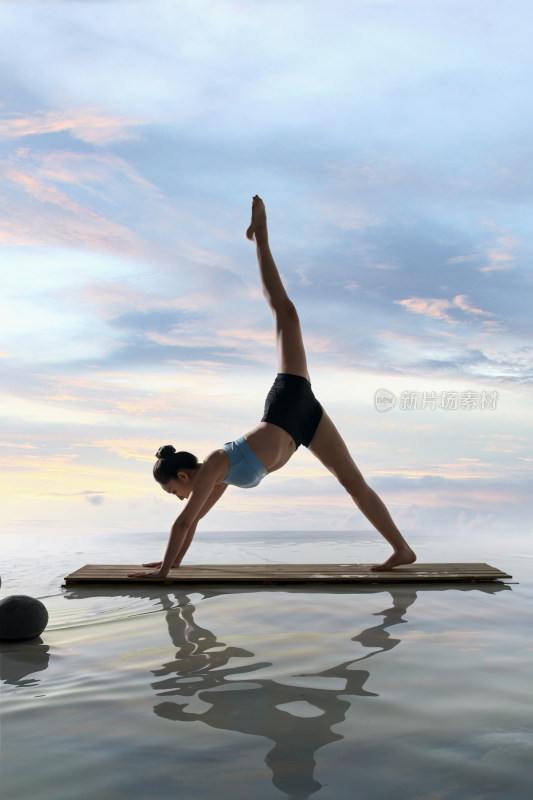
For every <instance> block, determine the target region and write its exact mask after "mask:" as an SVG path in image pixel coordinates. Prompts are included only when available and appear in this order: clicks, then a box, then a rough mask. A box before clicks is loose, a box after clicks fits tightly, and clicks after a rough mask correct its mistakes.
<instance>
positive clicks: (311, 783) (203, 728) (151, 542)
mask: <svg viewBox="0 0 533 800" xmlns="http://www.w3.org/2000/svg"><path fill="white" fill-rule="evenodd" d="M410 540H411V541H413V542H414V544H415V545H416V547H417V549H418V552H419V560H420V561H486V562H487V563H489V564H492V565H493V566H497V567H499V568H501V569H503V570H505V571H508V572H510V573H511V574H512V575H513V576H514V577H513V580H514V581H519V583H514V584H511V585H504V584H495V585H492V586H491V585H489V584H484V585H480V584H478V585H475V584H474V585H470V584H469V585H456V586H453V587H450V586H446V585H434V586H431V587H425V586H424V585H418V586H399V587H395V586H393V585H389V586H383V585H381V586H380V585H372V586H367V587H360V588H346V587H337V588H332V587H329V588H328V587H322V588H317V589H313V590H310V589H309V588H307V587H304V588H293V589H290V588H287V587H280V588H269V589H268V590H265V589H263V588H259V589H255V588H250V587H235V588H232V589H228V588H223V587H210V588H208V589H207V588H202V587H194V590H187V591H181V590H179V589H178V590H175V591H174V590H173V591H169V589H168V587H167V588H165V589H164V590H163V589H153V588H152V589H150V588H147V589H144V588H142V587H141V588H138V587H136V588H132V589H130V588H128V587H124V586H122V587H116V588H115V589H113V590H111V589H107V590H106V589H101V588H99V587H93V588H85V589H76V588H70V589H63V588H61V583H62V578H63V577H64V576H65V575H66V574H68V573H69V572H71V571H73V570H74V569H77V568H78V567H80V566H83V564H86V563H141V562H142V561H143V560H153V559H156V558H158V557H160V555H161V553H162V551H163V549H164V543H165V537H164V536H162V535H159V536H157V537H155V536H143V537H140V536H132V537H129V538H114V539H108V538H106V537H104V536H94V537H92V538H90V537H86V538H84V539H79V540H78V539H75V538H71V537H66V536H61V537H56V538H55V539H54V538H52V537H46V536H40V537H24V538H20V539H18V540H17V541H16V542H13V541H11V542H10V543H9V544H8V542H7V539H6V538H5V537H4V538H3V539H0V547H1V548H2V551H3V553H2V565H3V566H2V580H3V583H2V588H1V590H0V591H1V593H2V596H3V597H5V596H6V595H9V594H17V593H25V594H31V595H33V596H35V597H39V598H40V599H41V600H42V601H43V602H44V603H45V605H46V606H47V608H48V610H49V614H50V622H49V625H48V627H47V629H46V630H45V632H44V633H43V635H42V637H41V639H40V640H36V641H35V642H32V643H18V644H8V643H4V644H3V645H0V648H1V654H2V660H1V677H2V682H3V689H2V711H3V721H2V757H3V765H2V768H3V769H2V775H3V778H2V788H3V797H5V798H6V800H11V799H12V798H23V799H24V800H49V799H50V800H76V799H77V798H89V797H91V798H97V800H122V798H123V799H124V800H126V799H127V800H131V798H147V800H148V798H150V797H152V796H154V797H160V798H186V800H197V799H198V800H204V799H205V800H212V798H213V797H214V796H216V797H217V798H222V800H225V798H228V800H229V799H230V798H231V800H241V799H242V800H250V798H253V800H281V799H282V798H294V799H295V800H296V799H298V800H300V799H301V800H304V798H308V797H311V796H314V797H316V798H317V800H344V798H346V799H350V800H351V798H361V800H374V799H375V800H381V799H382V798H383V800H390V799H391V798H394V799H395V800H402V799H403V798H405V799H406V800H407V798H409V800H463V799H465V798H468V799H469V800H485V798H486V799H487V800H489V799H493V798H501V799H502V800H503V799H504V798H505V799H506V800H525V798H526V797H529V796H530V789H531V778H530V764H531V759H532V757H533V715H532V711H533V708H532V700H531V694H532V692H531V689H532V676H533V671H532V661H533V658H532V650H533V635H532V629H533V626H532V625H531V608H532V599H533V580H532V578H531V575H530V570H531V567H532V566H533V547H532V546H531V544H530V539H529V538H528V536H526V535H525V534H524V535H522V536H517V537H516V538H515V539H510V538H509V537H508V536H506V537H505V539H503V540H497V539H496V540H492V541H487V540H486V537H485V536H481V535H478V536H477V537H472V536H470V535H469V538H468V540H465V539H464V538H460V537H454V538H452V539H449V540H448V541H446V542H444V541H442V540H439V539H437V538H429V537H425V538H424V537H410ZM386 553H387V549H386V546H382V545H381V544H380V543H379V541H378V539H377V537H375V536H374V535H373V534H370V533H367V534H350V533H346V532H343V533H339V534H335V533H331V532H329V533H327V534H321V533H317V532H313V533H307V534H305V535H302V534H294V533H290V534H279V533H278V534H275V535H269V534H248V535H231V534H217V535H216V536H215V535H214V534H211V535H207V534H204V535H200V536H199V537H198V543H197V542H196V541H195V544H194V545H193V548H192V550H191V551H190V557H189V559H188V560H189V562H192V561H195V562H198V563H201V562H204V563H206V562H219V563H223V562H225V563H253V562H261V561H281V562H298V561H300V562H307V563H310V562H316V563H320V562H328V561H329V562H337V561H338V562H345V561H347V560H351V561H354V562H361V563H369V562H373V561H376V560H377V559H378V558H380V557H383V556H384V555H385V554H386Z"/></svg>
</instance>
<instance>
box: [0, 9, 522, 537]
mask: <svg viewBox="0 0 533 800" xmlns="http://www.w3.org/2000/svg"><path fill="white" fill-rule="evenodd" d="M532 33H533V6H532V5H531V3H530V2H529V0H508V1H507V2H502V0H498V2H494V1H493V0H460V1H457V0H435V2H427V0H331V2H329V3H323V2H318V0H283V2H277V0H261V1H260V0H246V2H244V0H242V1H241V0H175V1H174V2H169V1H168V0H165V1H162V0H149V1H148V0H145V1H144V2H130V1H129V0H105V2H91V1H89V0H66V1H65V2H47V1H42V2H0V37H1V38H0V41H1V47H0V72H1V74H0V78H1V85H2V88H3V91H2V98H1V102H0V161H1V170H0V180H1V182H2V187H1V189H2V191H1V193H0V203H1V213H0V275H1V285H2V292H1V295H0V305H1V312H0V313H1V340H0V371H1V379H0V419H1V426H2V430H1V441H0V468H1V471H2V477H1V482H0V500H1V504H0V505H1V519H0V530H1V532H2V533H3V534H8V535H10V536H13V535H16V534H17V533H24V532H27V531H32V532H35V531H39V532H42V533H43V535H47V534H51V533H65V534H68V533H72V532H76V533H80V532H81V533H84V534H87V535H97V534H105V535H113V534H117V533H127V532H130V531H131V532H143V531H147V532H148V531H150V532H152V531H154V532H155V531H162V532H163V531H165V532H166V531H167V530H168V529H169V526H170V524H171V523H172V521H173V520H174V518H175V516H176V515H177V514H178V513H179V511H180V505H179V501H178V500H177V499H176V498H174V497H170V496H168V495H166V494H165V493H164V492H162V490H161V488H160V487H159V486H158V485H157V484H156V483H155V482H154V480H153V478H152V475H151V470H152V465H153V463H154V453H155V452H156V450H157V449H158V447H159V446H160V445H162V444H167V443H172V444H174V445H175V446H176V447H177V448H178V449H185V450H190V451H192V452H194V453H196V454H197V455H198V456H199V458H200V459H201V458H203V457H205V456H206V455H207V454H208V453H209V452H211V451H212V450H214V449H216V448H218V447H220V446H221V445H222V444H223V443H224V442H227V441H229V440H231V439H234V438H237V437H238V436H240V435H242V434H243V433H245V432H246V431H247V430H250V429H251V428H253V427H254V426H255V425H256V424H257V422H258V421H259V420H260V418H261V415H262V409H263V403H264V397H265V395H266V393H267V391H268V389H269V387H270V385H271V383H272V380H273V378H274V376H275V374H276V372H277V366H276V356H275V347H274V336H273V330H272V320H271V315H270V311H269V310H268V308H267V306H266V304H265V302H264V300H263V298H262V296H261V292H260V286H259V280H258V274H257V267H256V259H255V249H254V246H253V245H252V244H251V243H250V242H248V241H247V240H246V238H245V236H244V231H245V229H246V226H247V225H248V222H249V215H250V204H251V198H252V196H253V195H254V194H256V193H257V194H259V195H261V197H263V199H264V201H265V204H266V207H267V214H268V222H269V229H270V242H271V247H272V251H273V254H274V256H275V258H276V261H277V263H278V266H279V269H280V272H281V274H282V276H283V279H284V281H285V283H286V286H287V289H288V292H289V294H290V296H291V299H293V301H294V302H295V304H296V306H297V308H298V310H299V313H300V319H301V323H302V327H303V331H304V338H305V342H306V346H307V353H308V363H309V369H310V374H311V379H312V383H313V388H314V390H315V394H316V395H317V397H318V399H319V400H320V402H321V403H322V405H323V406H324V407H325V408H326V410H327V411H328V413H329V415H330V416H331V417H332V418H333V420H334V422H335V424H336V425H337V427H338V428H339V430H340V432H341V434H342V435H343V436H344V438H345V439H346V441H347V443H348V445H349V447H350V450H351V452H352V454H353V456H354V459H355V461H356V463H357V464H358V466H359V468H360V469H361V471H362V472H363V474H364V475H365V477H366V479H367V481H368V482H369V484H370V485H371V486H372V487H373V488H374V489H376V491H378V493H379V494H380V496H381V497H382V498H383V499H384V501H385V503H386V504H387V506H388V508H389V510H390V511H391V514H392V516H393V518H394V519H395V521H396V522H397V524H398V525H399V526H400V528H401V529H402V530H404V531H405V532H406V534H408V532H409V531H412V532H415V531H416V532H419V533H424V534H428V535H433V534H435V535H455V534H460V535H464V536H467V535H468V534H469V533H472V532H483V531H486V532H487V533H488V532H490V533H494V532H496V533H501V534H502V535H505V533H506V532H507V533H509V532H511V531H513V532H516V531H517V530H523V531H524V535H527V533H528V531H529V529H530V519H531V512H532V511H533V507H532V506H533V501H532V499H531V495H532V493H531V477H532V475H531V472H532V466H533V457H532V452H531V440H532V437H531V411H530V409H531V405H532V391H531V383H532V366H533V350H532V333H531V290H532V283H533V275H532V267H531V265H532V254H533V239H532V235H531V199H532V194H533V183H532V170H531V163H532V157H533V145H532V142H533V116H532V114H531V107H532V104H533V97H532V89H531V74H532V73H533V50H532V48H531V36H532ZM176 504H178V505H176ZM202 525H203V529H204V530H206V531H216V530H220V531H230V530H250V531H254V530H259V531H261V530H310V531H320V530H327V531H331V530H362V529H371V526H370V524H369V523H368V522H367V521H366V519H365V518H364V517H363V516H362V515H361V513H360V512H359V511H358V510H357V509H356V507H355V506H354V504H353V503H352V501H351V500H350V498H349V497H348V496H347V495H346V493H345V492H344V490H343V489H342V488H341V487H340V486H339V485H338V484H337V483H336V481H335V479H334V478H333V477H332V476H331V475H329V473H327V472H326V471H325V469H324V468H323V467H322V466H321V464H320V463H319V462H318V461H316V460H314V459H313V457H312V455H311V454H310V453H309V452H308V451H306V449H305V448H303V447H302V448H300V449H299V450H298V452H297V453H296V455H295V456H294V458H293V459H292V460H291V461H290V463H289V464H287V466H286V467H285V468H283V470H281V471H279V472H277V473H275V474H273V475H271V476H269V477H268V479H266V480H265V481H263V483H262V484H261V485H260V486H259V487H257V488H256V489H254V490H253V491H252V490H241V489H236V488H231V489H230V490H229V491H228V492H226V493H225V495H224V497H223V499H222V500H221V501H220V503H219V504H218V505H217V506H216V507H215V508H214V509H213V510H212V511H211V512H210V514H209V515H208V517H206V518H205V520H203V522H202ZM378 538H379V537H378Z"/></svg>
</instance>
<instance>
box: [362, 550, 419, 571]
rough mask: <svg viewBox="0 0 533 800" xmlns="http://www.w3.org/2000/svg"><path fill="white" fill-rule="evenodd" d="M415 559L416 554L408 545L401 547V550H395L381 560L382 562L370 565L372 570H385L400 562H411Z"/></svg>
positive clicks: (396, 565) (399, 564)
mask: <svg viewBox="0 0 533 800" xmlns="http://www.w3.org/2000/svg"><path fill="white" fill-rule="evenodd" d="M415 561H416V554H415V552H414V551H413V550H411V548H410V547H409V545H407V546H406V547H403V548H402V549H401V550H396V551H395V552H394V553H393V554H392V555H391V557H390V558H388V559H387V560H386V561H384V562H383V564H374V566H373V567H370V569H371V570H372V572H387V570H389V569H392V568H393V567H399V566H401V565H402V564H413V563H414V562H415Z"/></svg>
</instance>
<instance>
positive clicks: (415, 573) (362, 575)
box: [64, 563, 512, 586]
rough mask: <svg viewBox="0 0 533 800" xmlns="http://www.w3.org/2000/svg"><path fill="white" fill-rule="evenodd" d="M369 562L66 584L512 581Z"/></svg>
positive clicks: (212, 569)
mask: <svg viewBox="0 0 533 800" xmlns="http://www.w3.org/2000/svg"><path fill="white" fill-rule="evenodd" d="M370 567H371V565H370V564H197V565H190V566H189V565H187V566H181V567H179V569H171V570H170V572H169V573H168V575H167V577H166V578H150V577H148V578H128V573H129V572H140V571H142V570H143V567H142V566H139V565H138V564H87V565H86V566H85V567H81V569H78V570H77V571H76V572H72V573H71V574H70V575H67V576H66V577H65V583H64V585H65V586H76V585H77V586H79V585H80V584H95V583H96V584H110V583H129V584H139V583H142V584H181V585H183V584H193V583H224V584H228V583H260V584H261V583H262V584H269V583H270V584H272V583H311V584H322V583H421V582H423V583H428V582H434V583H441V582H443V581H445V582H464V581H469V582H470V581H497V580H505V579H510V578H511V577H512V576H511V575H507V574H506V573H505V572H502V571H501V570H499V569H496V568H495V567H491V566H489V565H488V564H418V563H416V564H409V565H407V566H402V567H395V568H394V569H393V570H390V571H388V572H372V571H371V569H370Z"/></svg>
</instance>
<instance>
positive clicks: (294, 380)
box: [261, 372, 323, 448]
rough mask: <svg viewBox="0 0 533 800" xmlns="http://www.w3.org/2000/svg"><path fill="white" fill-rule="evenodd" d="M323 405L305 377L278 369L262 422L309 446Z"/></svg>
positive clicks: (298, 443)
mask: <svg viewBox="0 0 533 800" xmlns="http://www.w3.org/2000/svg"><path fill="white" fill-rule="evenodd" d="M322 413H323V412H322V406H321V405H320V403H319V402H318V400H317V399H316V397H315V396H314V394H313V390H312V389H311V384H310V383H309V381H308V380H307V378H302V377H301V376H300V375H291V374H289V373H287V372H279V373H278V374H277V376H276V380H275V381H274V383H273V384H272V388H271V390H270V391H269V393H268V394H267V398H266V400H265V412H264V414H263V419H262V420H261V422H270V423H272V424H273V425H277V426H278V427H279V428H283V430H284V431H286V432H287V433H288V434H289V435H290V436H292V438H293V439H294V441H295V443H296V447H297V448H298V447H299V446H300V445H301V444H303V445H304V446H305V447H309V445H310V444H311V439H312V438H313V436H314V435H315V432H316V429H317V428H318V423H319V422H320V420H321V418H322Z"/></svg>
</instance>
